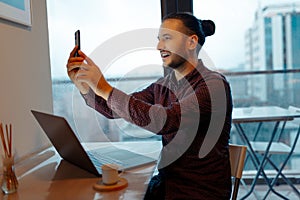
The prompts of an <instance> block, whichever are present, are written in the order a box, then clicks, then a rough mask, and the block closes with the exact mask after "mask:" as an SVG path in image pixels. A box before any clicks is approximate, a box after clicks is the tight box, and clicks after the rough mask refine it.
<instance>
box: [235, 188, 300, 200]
mask: <svg viewBox="0 0 300 200" xmlns="http://www.w3.org/2000/svg"><path fill="white" fill-rule="evenodd" d="M247 186H248V187H249V185H247ZM295 186H296V187H297V189H298V191H299V192H300V184H298V185H295ZM268 189H269V188H268V186H267V185H257V186H255V193H256V196H255V195H254V194H253V193H252V194H251V195H250V196H248V197H247V199H249V200H252V199H254V200H255V199H258V200H260V199H262V198H263V197H264V196H265V194H266V192H267V190H268ZM274 189H275V191H277V192H279V193H280V194H282V195H284V196H285V197H286V198H288V199H290V200H300V197H299V196H297V195H296V193H295V192H294V191H293V189H292V188H291V187H290V186H289V185H286V184H282V185H279V186H275V187H274ZM246 193H247V190H246V189H245V187H244V186H243V185H240V188H239V193H238V199H240V198H241V197H243V196H244V195H245V194H246ZM266 199H267V200H277V199H282V198H280V197H279V196H277V195H276V194H274V193H273V192H270V193H269V195H268V196H267V198H266Z"/></svg>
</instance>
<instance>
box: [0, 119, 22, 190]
mask: <svg viewBox="0 0 300 200" xmlns="http://www.w3.org/2000/svg"><path fill="white" fill-rule="evenodd" d="M4 130H5V131H4ZM4 132H5V134H4ZM0 137H1V143H2V148H3V151H4V155H3V156H2V164H3V178H2V184H1V189H2V191H3V192H4V193H5V194H11V193H14V192H16V191H17V188H18V180H17V177H16V174H15V170H14V156H13V153H12V125H11V124H9V125H7V124H6V125H5V129H4V126H3V125H2V123H0Z"/></svg>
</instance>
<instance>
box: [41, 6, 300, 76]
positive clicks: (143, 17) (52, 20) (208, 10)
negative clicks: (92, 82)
mask: <svg viewBox="0 0 300 200" xmlns="http://www.w3.org/2000/svg"><path fill="white" fill-rule="evenodd" d="M281 2H285V3H288V2H298V3H300V0H242V1H241V0H226V1H220V0H194V15H195V16H196V17H198V18H200V19H211V20H213V21H214V22H215V24H216V33H215V34H214V35H213V36H211V37H208V38H207V40H206V43H205V44H204V46H203V52H204V53H205V55H206V56H207V57H209V58H210V60H211V63H212V65H214V66H213V67H214V68H216V69H225V70H230V69H233V68H237V67H239V66H241V65H243V62H244V35H245V32H246V30H247V29H248V28H250V27H251V26H252V24H253V20H254V16H255V11H256V10H257V8H258V6H259V4H260V5H261V6H264V5H268V4H274V3H281ZM47 7H48V26H49V39H50V59H51V70H52V77H57V78H58V77H67V75H66V71H65V65H66V61H67V59H68V56H69V53H70V51H71V50H72V48H73V47H74V32H75V31H76V30H77V29H80V30H81V46H82V49H83V50H84V52H85V53H86V54H88V55H97V56H99V55H98V54H94V52H95V50H96V49H99V47H101V46H103V44H104V43H107V42H108V43H109V42H111V43H114V39H115V38H116V36H119V35H122V34H123V35H124V34H125V33H126V32H128V31H133V30H137V29H144V28H152V29H157V30H158V28H159V26H160V22H161V21H160V18H161V17H160V14H161V12H160V1H159V0H156V1H154V0H151V1H149V0H110V1H107V0H87V1H85V3H84V4H82V1H81V0H63V1H61V0H48V1H47ZM153 37H154V38H155V39H156V37H157V36H156V35H155V34H154V35H153ZM130 39H131V38H130ZM151 39H153V38H151ZM145 40H147V38H146V39H145ZM130 42H131V41H124V42H121V44H120V46H121V45H122V44H123V45H125V44H127V43H128V44H130ZM132 42H136V41H134V38H133V39H132ZM154 46H155V45H154ZM117 48H118V47H117ZM144 50H145V49H143V51H144ZM145 52H146V55H144V56H143V55H141V52H139V50H135V51H133V50H132V49H131V50H129V52H128V53H126V54H124V55H121V56H118V57H117V59H115V60H113V61H112V63H110V65H111V67H110V69H109V70H108V71H107V73H108V74H110V75H112V76H113V75H114V74H118V73H121V72H122V71H123V72H122V73H127V72H128V70H127V71H126V70H125V69H127V68H129V66H131V67H132V66H137V67H138V66H145V65H155V66H160V65H161V59H160V56H159V53H158V51H157V50H155V48H153V49H150V50H149V49H147V51H145ZM102 53H103V52H102ZM104 53H105V52H104ZM100 56H101V55H100ZM92 58H93V57H92ZM95 59H96V58H95ZM100 60H101V59H100ZM97 64H99V63H97ZM100 64H101V63H100ZM100 64H99V65H100ZM120 65H122V67H120ZM124 70H125V71H124Z"/></svg>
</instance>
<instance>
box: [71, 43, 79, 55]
mask: <svg viewBox="0 0 300 200" xmlns="http://www.w3.org/2000/svg"><path fill="white" fill-rule="evenodd" d="M77 49H78V46H77V45H76V46H75V47H74V48H73V50H72V51H71V53H70V57H74V56H75V52H76V51H77Z"/></svg>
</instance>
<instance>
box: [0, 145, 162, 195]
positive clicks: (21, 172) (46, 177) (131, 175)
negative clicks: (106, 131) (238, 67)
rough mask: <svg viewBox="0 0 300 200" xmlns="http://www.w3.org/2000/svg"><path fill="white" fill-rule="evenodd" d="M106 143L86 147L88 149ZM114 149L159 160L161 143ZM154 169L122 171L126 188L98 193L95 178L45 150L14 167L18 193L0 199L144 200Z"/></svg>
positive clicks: (151, 165)
mask: <svg viewBox="0 0 300 200" xmlns="http://www.w3.org/2000/svg"><path fill="white" fill-rule="evenodd" d="M100 145H105V143H88V144H85V146H86V147H89V149H92V148H96V147H99V146H100ZM116 145H117V146H118V145H119V146H120V147H123V148H127V149H130V150H132V151H135V152H138V153H141V154H147V155H148V156H151V157H153V158H158V156H159V153H160V149H161V142H159V141H155V142H120V143H116ZM154 169H155V165H154V164H150V165H147V166H143V167H139V168H135V169H132V170H128V171H125V172H124V174H123V176H122V177H124V178H126V179H127V180H128V187H127V188H125V189H123V190H119V191H114V192H98V191H96V190H94V189H93V185H94V184H95V183H96V182H97V181H98V180H99V178H98V177H95V176H94V175H92V174H90V173H88V172H86V171H84V170H82V169H80V168H78V167H76V166H74V165H72V164H70V163H68V162H66V161H64V160H61V158H60V156H59V155H58V154H57V152H56V151H55V150H54V148H52V147H51V148H48V149H46V150H44V151H42V152H40V153H38V154H36V155H33V156H32V157H30V158H28V159H26V160H24V161H22V162H19V163H17V164H16V175H17V177H18V181H19V187H18V191H17V193H14V194H10V195H3V193H1V194H0V199H7V200H8V199H9V200H35V199H36V200H44V199H47V200H52V199H54V200H59V199H63V200H68V199H72V200H76V199H78V200H83V199H84V200H89V199H93V200H96V199H97V200H98V199H107V200H114V199H128V200H135V199H143V196H144V193H145V190H146V188H147V184H148V181H149V179H150V178H151V176H152V174H153V171H154Z"/></svg>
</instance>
